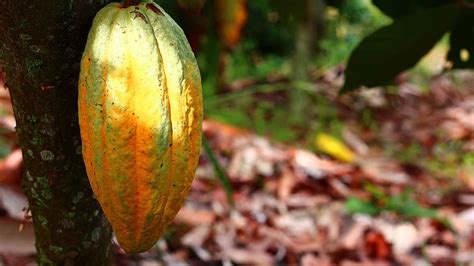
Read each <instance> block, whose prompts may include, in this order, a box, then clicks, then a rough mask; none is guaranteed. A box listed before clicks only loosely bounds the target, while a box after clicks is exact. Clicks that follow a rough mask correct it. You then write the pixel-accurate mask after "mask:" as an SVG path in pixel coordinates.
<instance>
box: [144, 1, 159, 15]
mask: <svg viewBox="0 0 474 266" xmlns="http://www.w3.org/2000/svg"><path fill="white" fill-rule="evenodd" d="M146 8H147V9H150V10H151V11H152V12H153V13H155V14H157V15H163V12H161V10H160V9H159V8H158V7H156V6H155V5H154V4H151V3H149V4H146Z"/></svg>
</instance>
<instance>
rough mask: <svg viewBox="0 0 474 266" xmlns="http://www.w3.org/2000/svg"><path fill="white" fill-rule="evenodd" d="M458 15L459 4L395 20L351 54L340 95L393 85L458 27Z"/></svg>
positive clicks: (366, 39) (368, 38) (363, 42)
mask: <svg viewBox="0 0 474 266" xmlns="http://www.w3.org/2000/svg"><path fill="white" fill-rule="evenodd" d="M459 15H460V8H459V7H458V6H456V5H446V6H441V7H436V8H432V9H428V10H425V11H422V12H418V13H416V14H413V15H410V16H406V17H403V18H400V19H398V20H395V21H394V22H393V23H392V24H390V25H388V26H385V27H382V28H381V29H379V30H377V31H376V32H374V33H372V34H371V35H369V36H368V37H366V38H365V39H364V40H363V41H362V42H361V43H360V44H359V45H358V46H357V48H356V49H355V50H354V51H353V52H352V54H351V57H350V59H349V63H348V65H347V70H346V81H345V84H344V87H343V89H342V91H341V92H347V91H350V90H353V89H356V88H359V87H361V86H366V87H375V86H382V85H388V84H391V83H392V82H393V79H394V78H395V77H396V76H397V75H398V74H399V73H400V72H402V71H404V70H407V69H409V68H411V67H413V66H414V65H415V64H416V63H417V62H418V61H419V60H420V59H421V58H422V57H423V56H424V55H425V54H426V53H428V52H429V51H430V50H431V48H433V46H434V45H435V44H436V43H437V42H438V41H439V40H440V39H441V37H442V36H443V35H444V34H445V33H446V32H448V31H450V30H451V29H452V28H453V27H454V26H455V25H456V22H457V20H458V17H459Z"/></svg>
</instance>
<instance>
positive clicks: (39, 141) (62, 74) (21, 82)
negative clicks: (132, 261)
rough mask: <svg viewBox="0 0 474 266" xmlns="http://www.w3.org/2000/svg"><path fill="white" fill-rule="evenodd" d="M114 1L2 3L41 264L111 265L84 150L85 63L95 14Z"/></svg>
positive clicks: (6, 56)
mask: <svg viewBox="0 0 474 266" xmlns="http://www.w3.org/2000/svg"><path fill="white" fill-rule="evenodd" d="M108 2H110V1H104V0H90V1H64V2H61V1H53V0H46V1H44V0H41V1H40V0H31V1H17V0H2V1H0V39H1V40H2V44H0V54H1V55H2V56H1V62H0V64H4V65H5V69H6V73H7V84H8V88H9V90H10V94H11V98H12V104H13V109H14V113H15V119H16V121H17V136H18V140H19V144H20V146H21V148H22V151H23V160H24V171H23V173H24V178H23V189H24V191H25V193H26V195H27V197H28V201H29V209H30V210H31V212H32V217H33V223H34V228H35V235H36V248H37V252H38V254H37V259H38V263H39V264H40V265H107V264H109V263H110V237H111V229H110V226H109V224H108V222H107V220H106V218H105V217H104V215H103V214H102V211H101V209H100V207H99V205H98V203H97V202H96V200H95V198H94V197H93V194H92V191H91V189H90V186H89V183H88V180H87V176H86V173H85V168H84V164H83V161H82V156H81V153H80V150H81V149H80V146H81V142H80V136H79V127H78V118H77V80H78V75H79V61H80V57H81V54H82V50H83V49H84V44H85V41H86V38H87V33H88V29H89V27H90V25H91V23H92V19H93V17H94V15H95V13H96V12H97V11H98V10H99V9H100V8H101V7H102V6H103V5H105V4H107V3H108Z"/></svg>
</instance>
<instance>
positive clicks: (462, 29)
mask: <svg viewBox="0 0 474 266" xmlns="http://www.w3.org/2000/svg"><path fill="white" fill-rule="evenodd" d="M467 12H470V13H467ZM449 42H450V49H449V52H448V58H447V59H448V61H450V62H452V63H453V68H474V11H472V9H468V10H466V13H464V14H463V18H462V20H461V21H460V23H458V25H457V26H456V28H455V29H454V30H453V31H452V32H451V36H450V39H449Z"/></svg>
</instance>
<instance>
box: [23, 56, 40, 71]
mask: <svg viewBox="0 0 474 266" xmlns="http://www.w3.org/2000/svg"><path fill="white" fill-rule="evenodd" d="M41 65H43V60H41V59H39V58H31V57H28V58H27V59H26V68H27V69H28V71H29V72H34V71H37V70H38V68H39V67H40V66H41Z"/></svg>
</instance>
